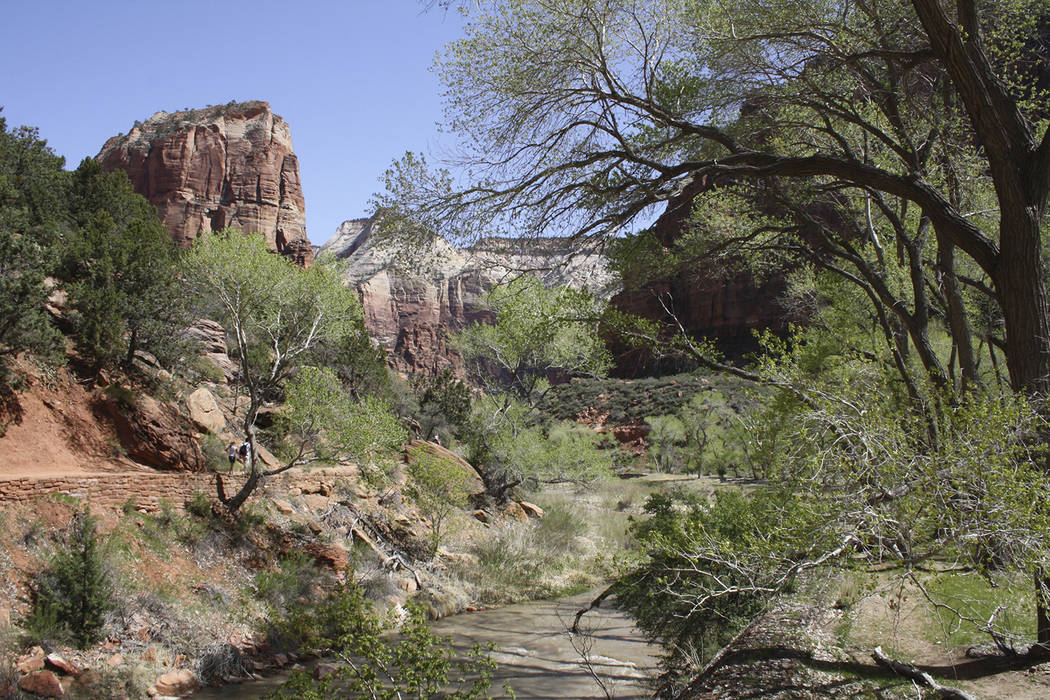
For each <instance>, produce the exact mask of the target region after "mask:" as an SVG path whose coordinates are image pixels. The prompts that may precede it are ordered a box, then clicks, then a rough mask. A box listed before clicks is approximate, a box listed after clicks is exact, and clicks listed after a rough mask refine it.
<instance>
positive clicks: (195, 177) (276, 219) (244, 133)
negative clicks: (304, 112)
mask: <svg viewBox="0 0 1050 700" xmlns="http://www.w3.org/2000/svg"><path fill="white" fill-rule="evenodd" d="M96 158H97V159H98V161H99V162H100V163H101V164H102V167H103V168H104V169H106V170H117V169H121V170H126V171H127V173H128V176H129V177H130V178H131V184H132V186H133V187H134V188H135V191H136V192H138V193H139V194H141V195H143V196H144V197H145V198H146V199H148V200H149V201H150V202H151V203H152V204H153V205H154V206H155V207H157V212H158V214H159V215H160V219H161V221H163V222H164V225H165V226H166V227H167V228H168V231H170V232H171V235H172V237H173V238H174V239H175V240H176V241H177V242H179V243H180V244H182V245H189V244H190V243H191V242H192V241H193V240H194V239H195V238H196V237H197V236H199V235H200V234H201V233H204V232H206V231H215V230H218V229H221V228H223V227H226V226H232V227H234V228H238V229H241V230H242V231H244V232H246V233H259V234H261V235H263V236H265V237H266V240H267V242H268V243H269V246H270V249H271V250H273V251H275V252H279V253H281V254H282V255H285V256H288V257H289V258H291V259H293V260H295V261H296V262H297V263H299V264H302V265H306V264H309V263H310V261H311V260H312V259H313V249H312V247H311V246H310V241H309V239H308V238H307V237H306V223H305V210H306V207H305V204H304V201H303V191H302V185H301V183H300V180H299V161H298V159H297V158H296V156H295V153H294V151H293V150H292V138H291V131H290V129H289V127H288V124H287V122H285V121H284V120H283V119H281V117H279V116H277V115H276V114H274V113H273V112H271V111H270V105H269V104H268V103H266V102H243V103H231V104H228V105H221V106H217V107H208V108H205V109H196V110H190V111H186V112H176V113H174V114H169V113H167V112H157V113H156V114H154V115H153V116H152V117H150V118H149V119H148V120H146V121H145V122H144V123H136V124H135V126H134V127H133V128H132V129H131V131H130V132H129V133H127V134H125V135H121V136H114V137H113V138H111V139H109V140H108V141H107V142H106V144H105V145H104V146H103V147H102V150H101V151H100V152H99V154H98V156H96Z"/></svg>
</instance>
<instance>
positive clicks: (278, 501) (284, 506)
mask: <svg viewBox="0 0 1050 700" xmlns="http://www.w3.org/2000/svg"><path fill="white" fill-rule="evenodd" d="M272 503H273V507H274V508H276V509H277V512H278V513H283V514H285V515H291V514H292V513H294V512H295V508H294V507H293V506H292V504H291V503H289V502H288V501H286V500H284V499H283V498H275V499H273V501H272Z"/></svg>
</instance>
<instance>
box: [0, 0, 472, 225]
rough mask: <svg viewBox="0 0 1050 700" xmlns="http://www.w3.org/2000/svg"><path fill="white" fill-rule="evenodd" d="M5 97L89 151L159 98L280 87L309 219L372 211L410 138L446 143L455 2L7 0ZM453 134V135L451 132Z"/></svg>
mask: <svg viewBox="0 0 1050 700" xmlns="http://www.w3.org/2000/svg"><path fill="white" fill-rule="evenodd" d="M0 10H2V11H0V17H2V22H0V62H2V64H3V66H4V71H3V75H4V77H3V79H2V80H0V106H3V108H4V109H3V112H2V114H3V116H4V117H5V118H6V119H7V123H8V127H12V126H16V125H21V124H27V125H30V126H36V127H39V129H40V135H41V137H43V138H45V139H47V141H48V143H49V144H50V146H51V147H52V148H53V149H54V150H55V152H56V153H58V154H60V155H63V156H65V157H66V165H67V167H70V168H73V167H76V165H77V163H79V162H80V161H81V160H82V159H83V158H84V157H86V156H94V155H95V154H96V153H98V150H99V149H100V148H101V146H102V144H103V143H104V142H105V141H106V139H108V138H109V137H110V136H113V135H115V134H117V133H121V132H127V131H128V130H129V129H130V128H131V126H132V125H133V124H134V122H135V120H137V119H138V120H145V119H146V118H148V117H149V116H150V115H151V114H153V113H154V112H156V111H158V110H165V111H169V112H170V111H176V110H181V109H184V108H196V107H203V106H205V105H209V104H223V103H226V102H229V101H230V100H239V101H243V100H266V101H268V102H269V103H270V105H271V106H272V108H273V110H274V112H276V113H277V114H279V115H281V116H282V117H284V119H285V120H286V121H287V122H288V123H289V124H290V125H291V130H292V141H293V143H294V145H295V152H296V154H297V155H298V156H299V167H300V171H301V175H302V181H303V191H304V194H305V197H306V226H307V233H308V234H309V236H310V239H311V240H312V241H313V242H314V243H318V244H320V243H323V242H324V241H325V240H327V238H328V237H329V236H330V235H331V234H332V232H333V231H334V230H335V228H336V226H338V225H339V224H340V223H341V222H342V221H344V220H345V219H352V218H357V217H360V216H363V215H364V213H365V210H366V207H367V203H368V199H369V197H370V196H371V194H372V193H373V192H375V191H376V190H377V189H379V183H378V179H377V178H378V177H379V175H380V174H381V173H382V172H383V171H384V170H385V169H386V168H387V166H388V165H389V164H390V162H391V161H392V160H393V159H394V158H396V157H398V156H400V155H401V154H402V153H404V152H405V151H407V150H411V151H417V152H420V151H421V152H424V153H434V152H435V151H440V150H441V144H442V143H443V141H442V140H441V137H440V135H439V134H438V130H437V128H436V126H435V124H436V122H438V121H439V120H440V118H441V99H440V92H441V86H440V82H439V80H438V79H437V77H436V76H435V75H434V74H433V73H432V72H431V71H430V67H431V64H432V62H433V58H434V54H435V53H436V52H437V51H439V50H440V49H441V48H442V47H443V46H444V45H445V43H447V42H448V41H449V40H451V39H453V38H456V37H457V36H458V35H459V32H460V24H459V17H458V15H457V14H456V13H454V12H450V13H447V14H446V13H444V12H442V11H441V10H431V11H430V12H424V11H423V4H422V3H420V2H418V0H344V1H342V2H339V1H336V0H325V1H316V2H314V1H311V0H303V1H302V2H298V3H292V2H272V1H270V0H254V1H252V2H247V1H245V0H220V1H219V2H214V1H197V0H189V1H183V2H178V3H161V2H156V0H138V1H137V2H123V1H122V2H114V1H111V0H99V1H98V2H84V1H83V0H35V1H32V2H25V1H18V0H3V2H2V5H0ZM446 138H447V137H446Z"/></svg>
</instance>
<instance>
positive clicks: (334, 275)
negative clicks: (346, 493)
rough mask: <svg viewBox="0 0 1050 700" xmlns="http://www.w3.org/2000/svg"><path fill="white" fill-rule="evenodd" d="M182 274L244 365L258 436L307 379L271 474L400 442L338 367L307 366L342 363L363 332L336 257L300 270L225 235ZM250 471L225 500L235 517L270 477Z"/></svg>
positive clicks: (200, 248)
mask: <svg viewBox="0 0 1050 700" xmlns="http://www.w3.org/2000/svg"><path fill="white" fill-rule="evenodd" d="M183 272H184V275H185V279H186V284H187V286H188V289H189V290H190V291H191V292H193V293H194V294H195V299H196V300H197V301H198V302H199V305H198V307H197V308H196V309H195V311H196V312H197V313H199V314H201V315H205V316H207V317H209V318H215V319H216V320H218V321H219V322H221V323H222V324H223V326H224V327H225V328H226V331H227V333H228V334H229V335H230V347H231V348H232V349H233V351H234V353H235V354H236V356H237V358H238V360H239V363H240V368H241V371H240V374H239V377H238V381H239V382H240V384H241V386H242V387H243V388H244V389H245V391H246V393H247V394H248V406H247V409H246V412H245V414H244V417H243V426H244V432H245V433H246V434H248V435H252V434H254V426H255V419H256V416H257V414H258V410H259V407H260V406H261V405H262V402H263V400H264V398H266V397H268V396H271V395H273V394H275V393H277V392H279V391H281V390H282V389H285V388H286V387H285V385H286V383H287V382H288V381H289V380H290V379H292V378H293V377H295V376H296V374H297V373H298V375H299V376H298V379H297V380H296V382H295V383H293V384H291V385H290V386H289V387H287V388H288V390H289V392H290V395H289V399H290V401H289V403H290V405H289V407H288V410H287V411H286V412H285V415H284V417H283V418H282V421H283V424H282V425H281V426H279V427H278V431H277V432H278V434H281V435H285V436H287V437H288V444H287V445H286V446H285V454H286V456H287V457H288V461H287V462H286V463H285V464H284V465H283V466H282V467H279V468H275V470H271V471H270V472H269V473H270V474H273V473H276V472H277V471H284V470H286V469H290V468H291V467H292V466H293V465H294V464H296V463H297V462H298V461H299V460H301V459H303V458H305V457H307V456H308V454H307V453H310V455H311V458H323V457H325V456H329V455H331V454H334V452H335V451H336V450H337V449H345V450H346V451H348V452H349V453H351V454H369V453H372V452H375V451H377V450H382V449H384V448H385V447H386V446H388V445H389V444H391V443H393V442H397V441H399V440H401V439H402V436H403V434H404V433H403V431H402V430H401V429H400V427H399V426H398V425H397V424H396V419H394V417H393V416H392V415H391V414H390V412H389V410H387V409H386V407H385V406H384V405H383V404H382V402H381V401H379V400H378V399H375V398H373V397H366V398H365V399H364V400H362V401H361V402H359V404H357V405H356V406H349V405H348V397H347V396H346V395H345V392H344V391H343V390H342V388H341V387H340V385H339V382H338V378H337V377H336V375H335V373H334V371H333V370H331V369H325V370H318V369H312V368H311V369H307V367H310V366H311V365H313V364H314V363H321V362H324V361H325V360H330V359H331V358H332V357H333V356H340V353H341V352H342V351H343V350H345V349H346V348H347V347H348V345H354V344H355V343H357V342H358V340H360V339H359V336H361V335H363V334H364V326H363V322H362V315H361V304H360V301H359V300H358V298H357V294H356V293H355V292H354V290H353V289H351V288H350V287H348V286H346V285H345V284H344V283H343V280H342V276H341V269H340V266H339V263H338V262H337V261H336V260H334V259H332V258H322V259H320V260H318V261H316V262H315V264H314V265H312V266H311V267H309V268H307V269H301V268H298V267H296V266H295V265H293V264H292V263H291V262H289V261H287V260H285V259H284V258H281V257H279V256H277V255H273V254H272V253H270V251H269V250H268V249H267V247H266V241H265V240H264V239H263V238H262V237H261V236H250V235H249V236H245V235H241V234H240V233H239V232H236V231H222V232H218V233H214V234H209V235H206V236H202V237H201V238H199V239H198V240H197V242H196V243H195V244H194V246H193V249H192V250H191V251H190V252H189V254H188V255H187V256H185V261H184V266H183ZM300 368H302V371H300ZM312 392H317V393H312ZM322 398H323V400H321V399H322ZM344 411H345V414H344ZM253 457H254V455H253ZM248 471H249V474H250V476H249V479H248V480H247V481H246V482H245V484H244V486H243V487H242V488H241V489H240V491H239V492H238V493H237V494H235V495H234V496H232V497H229V498H226V499H224V503H225V505H226V507H227V508H229V509H230V510H234V511H236V510H237V509H238V508H239V507H240V506H241V505H242V504H243V503H244V501H245V500H246V499H247V498H248V497H249V496H250V495H251V493H252V492H253V491H254V489H255V488H256V487H257V486H258V483H259V478H260V477H261V476H264V475H265V474H264V472H263V471H262V470H261V468H260V467H259V466H258V462H257V460H255V459H252V460H250V464H249V465H248Z"/></svg>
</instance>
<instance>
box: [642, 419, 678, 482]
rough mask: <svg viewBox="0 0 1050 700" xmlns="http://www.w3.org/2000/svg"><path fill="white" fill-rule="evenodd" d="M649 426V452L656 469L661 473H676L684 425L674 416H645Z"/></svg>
mask: <svg viewBox="0 0 1050 700" xmlns="http://www.w3.org/2000/svg"><path fill="white" fill-rule="evenodd" d="M645 422H646V423H648V424H649V427H650V431H649V436H648V441H649V452H650V454H652V455H653V457H654V459H655V461H656V465H657V468H658V469H659V470H660V471H663V472H671V471H676V470H677V469H678V468H679V467H681V466H682V465H681V447H682V446H683V445H684V444H685V441H686V429H685V423H683V422H682V420H681V419H680V418H679V417H678V416H675V415H668V416H647V417H646V419H645Z"/></svg>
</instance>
